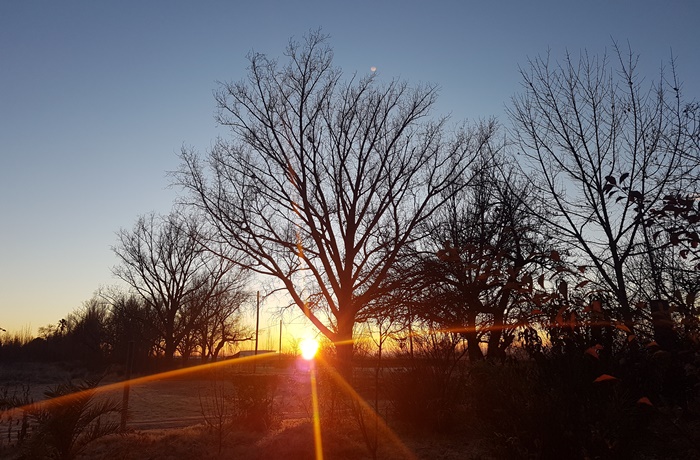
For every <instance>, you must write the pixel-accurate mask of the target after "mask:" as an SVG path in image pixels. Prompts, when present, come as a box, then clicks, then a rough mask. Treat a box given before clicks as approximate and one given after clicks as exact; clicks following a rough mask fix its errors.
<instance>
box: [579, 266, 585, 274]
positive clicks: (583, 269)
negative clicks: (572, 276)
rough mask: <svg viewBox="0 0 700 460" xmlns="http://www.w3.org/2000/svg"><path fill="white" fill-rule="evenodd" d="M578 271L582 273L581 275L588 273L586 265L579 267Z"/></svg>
mask: <svg viewBox="0 0 700 460" xmlns="http://www.w3.org/2000/svg"><path fill="white" fill-rule="evenodd" d="M578 271H580V272H581V273H585V272H586V266H585V265H579V266H578Z"/></svg>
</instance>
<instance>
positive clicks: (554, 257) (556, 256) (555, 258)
mask: <svg viewBox="0 0 700 460" xmlns="http://www.w3.org/2000/svg"><path fill="white" fill-rule="evenodd" d="M549 258H550V259H552V260H553V261H555V262H559V261H560V260H561V255H559V251H552V253H551V254H550V255H549Z"/></svg>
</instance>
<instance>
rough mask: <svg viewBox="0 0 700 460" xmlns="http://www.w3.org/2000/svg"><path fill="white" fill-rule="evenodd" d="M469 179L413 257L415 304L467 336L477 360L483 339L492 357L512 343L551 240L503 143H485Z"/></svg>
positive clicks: (421, 313) (544, 268) (422, 313)
mask: <svg viewBox="0 0 700 460" xmlns="http://www.w3.org/2000/svg"><path fill="white" fill-rule="evenodd" d="M490 129H491V130H494V129H495V126H492V127H491V128H490ZM470 184H471V185H470V186H469V187H466V188H464V189H462V190H461V192H459V193H457V194H455V195H454V196H453V197H452V198H451V199H450V200H449V201H448V202H447V203H446V205H445V206H444V207H443V208H442V209H441V210H440V212H439V213H436V215H435V216H434V218H433V220H432V221H431V222H430V235H431V237H430V238H429V240H428V244H426V245H425V246H424V247H425V249H426V251H425V252H426V254H425V256H423V257H422V258H421V260H420V262H419V263H418V264H415V266H416V267H418V268H419V271H418V272H417V275H418V279H417V280H416V281H415V284H414V285H415V287H416V288H417V289H418V292H416V293H415V295H414V298H415V299H416V300H418V303H417V305H416V306H415V307H414V309H413V312H414V314H415V315H417V316H418V317H420V318H423V319H425V320H428V321H430V322H432V323H434V324H438V325H440V327H441V328H443V329H445V330H448V331H451V332H454V333H457V334H459V335H461V336H462V337H463V338H465V339H466V340H467V347H468V352H469V357H470V360H471V361H477V360H480V359H482V358H483V354H482V350H481V348H480V344H481V343H482V342H483V343H486V344H488V346H487V349H486V352H487V355H488V356H489V357H499V356H501V357H502V356H503V353H504V351H505V349H506V348H508V347H509V346H510V344H512V342H513V340H514V338H515V329H516V327H517V326H518V325H519V324H521V323H522V321H523V319H524V318H525V317H527V316H528V314H529V312H530V311H531V310H532V308H533V305H534V300H535V298H536V297H537V296H541V295H542V292H541V286H537V284H536V283H535V281H534V280H537V278H538V277H539V276H542V275H543V274H544V273H546V272H549V271H550V268H551V266H552V265H553V263H554V261H552V259H551V254H552V251H553V250H554V249H555V247H554V246H553V245H552V244H551V242H549V241H548V240H547V236H546V234H545V233H543V231H544V230H545V229H543V228H542V226H541V222H540V218H539V217H538V216H536V215H533V214H532V213H531V212H529V211H530V207H532V206H534V205H535V203H534V201H533V199H532V197H530V196H528V193H527V192H526V190H527V181H526V179H525V178H524V177H523V175H522V173H520V172H519V170H518V169H517V168H516V167H515V165H513V164H512V163H511V162H509V160H508V159H507V157H506V155H505V153H504V152H503V150H502V146H499V145H493V144H491V145H489V146H488V148H485V149H484V150H483V151H482V153H481V155H480V156H479V162H478V167H476V168H475V172H474V176H473V177H472V178H471V180H470ZM537 288H540V289H537Z"/></svg>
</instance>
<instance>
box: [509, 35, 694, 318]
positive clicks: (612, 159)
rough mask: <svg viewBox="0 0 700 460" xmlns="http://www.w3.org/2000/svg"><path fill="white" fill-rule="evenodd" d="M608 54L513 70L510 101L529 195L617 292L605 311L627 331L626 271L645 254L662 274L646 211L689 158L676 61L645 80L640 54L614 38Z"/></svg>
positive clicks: (541, 61) (674, 183) (690, 163)
mask: <svg viewBox="0 0 700 460" xmlns="http://www.w3.org/2000/svg"><path fill="white" fill-rule="evenodd" d="M615 51H616V53H615V55H614V58H615V60H616V62H617V65H616V66H613V65H612V64H611V62H610V61H609V60H608V57H607V56H602V57H590V56H588V54H585V53H584V54H583V55H582V56H581V57H580V59H579V60H578V61H575V60H574V59H573V58H572V57H571V56H570V55H568V54H567V56H566V57H565V59H564V60H563V62H561V63H558V64H554V63H551V62H550V61H549V58H548V57H547V58H538V59H535V60H534V61H531V62H530V65H529V68H527V69H524V70H522V71H521V75H522V79H523V88H524V90H523V94H521V95H520V96H517V97H515V98H514V100H513V104H512V106H511V108H510V109H509V112H510V116H511V118H512V120H513V122H514V135H515V140H516V141H517V143H518V147H519V149H520V151H521V153H522V155H523V156H524V157H525V158H527V159H529V160H530V166H531V167H532V169H533V171H537V174H534V173H533V176H536V178H537V179H536V180H533V181H532V191H533V194H535V195H539V196H542V197H543V198H544V200H545V202H546V203H548V206H549V207H550V210H551V217H547V221H548V224H549V225H550V226H551V228H552V229H553V233H554V235H555V236H557V237H558V238H559V239H560V240H561V241H562V242H563V243H565V244H566V245H567V246H569V247H570V248H571V250H572V252H573V253H574V254H573V255H575V256H577V257H580V260H581V263H582V264H585V265H589V266H591V268H593V270H592V271H589V272H588V273H594V274H595V275H596V276H595V279H594V280H595V281H597V282H599V283H600V284H599V286H601V287H602V288H603V289H606V290H608V291H609V292H611V293H612V294H613V296H614V298H615V299H616V305H614V306H613V310H614V311H615V312H616V314H617V315H618V317H620V318H621V319H622V320H624V322H625V324H626V326H627V327H628V328H629V329H630V330H631V329H632V328H633V326H634V324H633V323H634V316H635V315H634V309H633V306H632V305H633V302H634V299H633V298H634V293H633V290H632V287H631V285H630V282H629V279H628V278H627V277H626V275H625V272H626V269H627V266H628V265H629V264H630V263H631V261H632V260H633V259H635V258H641V259H643V260H645V263H647V264H649V266H650V267H651V269H652V270H651V271H652V273H653V282H654V283H655V284H656V285H657V286H658V284H659V283H660V275H659V269H658V266H657V265H658V264H657V263H656V260H655V254H654V251H653V244H651V242H650V238H649V236H650V235H649V232H647V231H646V229H645V227H644V226H643V225H642V220H643V219H642V218H641V216H643V215H644V214H645V213H646V211H647V210H648V209H649V208H650V207H653V206H655V205H656V204H658V203H659V202H660V200H661V199H662V198H663V195H664V194H666V193H669V191H670V190H672V189H674V188H678V187H683V181H684V180H686V179H688V178H691V177H695V174H692V175H691V174H689V173H690V172H692V171H693V168H695V166H696V164H697V163H696V158H691V157H690V156H689V155H688V149H689V148H690V147H691V145H690V144H689V139H688V137H687V136H686V135H685V134H684V132H683V131H684V130H683V126H684V125H685V124H686V120H684V117H686V116H685V115H684V113H683V109H682V108H683V106H682V102H681V98H680V89H679V87H680V85H679V84H678V82H677V80H676V75H675V69H674V67H673V66H672V67H671V72H670V73H671V75H670V78H667V77H668V75H667V73H665V72H664V71H663V70H662V72H661V75H660V79H659V81H658V82H657V83H655V84H651V85H650V86H649V87H648V88H645V87H644V86H643V85H642V83H643V80H642V78H641V77H640V76H639V75H638V72H637V63H638V57H637V56H635V55H634V54H632V53H631V52H629V53H627V54H625V53H623V52H621V51H620V49H619V48H618V47H617V46H615Z"/></svg>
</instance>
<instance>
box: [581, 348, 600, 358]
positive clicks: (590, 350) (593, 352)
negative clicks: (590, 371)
mask: <svg viewBox="0 0 700 460" xmlns="http://www.w3.org/2000/svg"><path fill="white" fill-rule="evenodd" d="M584 353H585V354H587V355H590V356H593V357H594V358H595V359H600V357H599V356H598V350H597V349H596V348H595V347H588V348H586V351H584Z"/></svg>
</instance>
